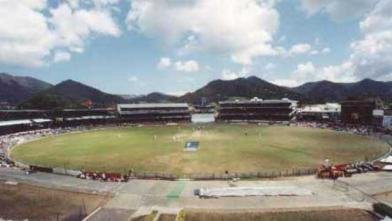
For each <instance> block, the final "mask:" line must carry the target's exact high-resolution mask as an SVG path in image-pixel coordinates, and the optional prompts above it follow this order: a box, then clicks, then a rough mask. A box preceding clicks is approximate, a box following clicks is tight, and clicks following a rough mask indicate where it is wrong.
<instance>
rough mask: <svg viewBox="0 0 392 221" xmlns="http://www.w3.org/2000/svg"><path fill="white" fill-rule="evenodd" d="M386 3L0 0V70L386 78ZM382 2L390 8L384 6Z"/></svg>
mask: <svg viewBox="0 0 392 221" xmlns="http://www.w3.org/2000/svg"><path fill="white" fill-rule="evenodd" d="M391 2H392V1H389V0H347V1H340V0H329V1H327V0H241V1H234V0H183V1H180V0H155V1H153V0H125V1H121V0H20V1H14V0H4V1H1V2H0V14H2V15H4V16H2V17H3V18H4V19H2V20H3V21H2V22H0V72H8V73H11V74H15V75H28V76H33V77H37V78H39V79H42V80H45V81H48V82H50V83H54V84H55V83H58V82H60V81H63V80H66V79H73V80H76V81H80V82H82V83H86V84H88V85H91V86H94V87H97V88H99V89H101V90H103V91H105V92H109V93H116V94H145V93H149V92H153V91H160V92H164V93H170V94H183V93H185V92H188V91H193V90H195V89H197V88H199V87H201V86H203V85H205V84H206V83H208V82H209V81H211V80H214V79H225V80H228V79H234V78H237V77H246V76H250V75H256V76H259V77H261V78H264V79H266V80H268V81H271V82H274V83H277V84H280V85H285V86H297V85H300V84H302V83H304V82H307V81H317V80H324V79H326V80H331V81H338V82H349V81H356V80H360V79H363V78H373V79H376V80H391V79H392V31H391V30H392V13H391V11H392V3H391ZM389 9H391V10H389Z"/></svg>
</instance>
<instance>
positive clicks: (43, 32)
mask: <svg viewBox="0 0 392 221" xmlns="http://www.w3.org/2000/svg"><path fill="white" fill-rule="evenodd" d="M71 1H72V0H69V2H68V1H65V2H64V3H61V4H60V5H59V6H58V7H57V8H50V7H51V6H49V5H47V4H46V0H21V1H14V0H2V1H0V14H1V16H2V18H1V20H0V36H1V37H0V63H4V64H11V65H18V66H28V67H36V66H42V65H44V64H47V63H48V62H50V61H55V60H57V59H58V58H59V57H57V59H55V57H52V56H56V51H59V50H60V51H63V52H64V53H65V52H67V53H69V52H78V53H81V52H82V51H83V50H84V43H85V41H86V40H87V39H89V38H90V37H91V36H92V34H101V35H110V36H114V37H117V36H119V35H120V33H121V32H120V31H119V28H118V27H117V25H116V24H115V22H114V20H113V18H112V15H111V12H110V10H111V9H106V8H105V7H99V8H98V7H96V6H94V4H93V3H91V4H92V6H90V7H89V8H88V9H87V8H82V7H79V8H73V9H71V8H70V6H69V5H70V4H71ZM101 1H102V0H101ZM85 2H89V1H88V0H87V1H85ZM68 3H69V4H68ZM57 56H59V55H58V54H57ZM63 59H64V57H63ZM68 60H69V59H68Z"/></svg>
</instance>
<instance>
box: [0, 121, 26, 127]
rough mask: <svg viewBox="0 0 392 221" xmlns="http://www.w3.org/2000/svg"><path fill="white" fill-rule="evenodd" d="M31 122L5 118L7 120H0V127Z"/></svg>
mask: <svg viewBox="0 0 392 221" xmlns="http://www.w3.org/2000/svg"><path fill="white" fill-rule="evenodd" d="M31 123H32V122H31V120H7V121H0V127H4V126H12V125H22V124H31Z"/></svg>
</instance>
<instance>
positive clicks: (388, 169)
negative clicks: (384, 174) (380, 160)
mask: <svg viewBox="0 0 392 221" xmlns="http://www.w3.org/2000/svg"><path fill="white" fill-rule="evenodd" d="M382 169H383V170H385V171H392V165H385V166H384V167H383V168H382Z"/></svg>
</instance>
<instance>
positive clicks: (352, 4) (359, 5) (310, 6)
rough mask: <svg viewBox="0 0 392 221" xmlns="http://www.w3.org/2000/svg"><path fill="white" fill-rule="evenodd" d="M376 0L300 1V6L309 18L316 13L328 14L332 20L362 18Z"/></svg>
mask: <svg viewBox="0 0 392 221" xmlns="http://www.w3.org/2000/svg"><path fill="white" fill-rule="evenodd" d="M377 1H378V0H301V6H302V9H303V10H304V11H306V13H307V14H308V15H309V16H312V15H314V14H316V13H318V12H322V13H326V14H328V15H329V16H330V17H331V18H332V19H333V20H336V21H340V20H344V19H348V18H356V17H360V16H363V15H364V14H365V13H366V12H368V11H370V10H371V9H372V7H373V6H374V5H375V3H377Z"/></svg>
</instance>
